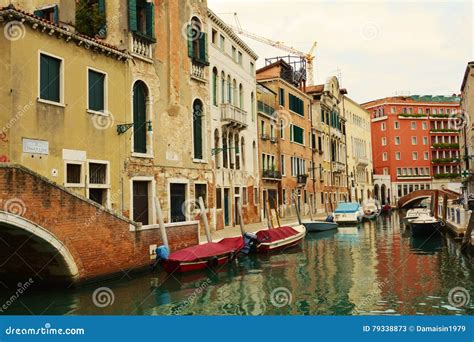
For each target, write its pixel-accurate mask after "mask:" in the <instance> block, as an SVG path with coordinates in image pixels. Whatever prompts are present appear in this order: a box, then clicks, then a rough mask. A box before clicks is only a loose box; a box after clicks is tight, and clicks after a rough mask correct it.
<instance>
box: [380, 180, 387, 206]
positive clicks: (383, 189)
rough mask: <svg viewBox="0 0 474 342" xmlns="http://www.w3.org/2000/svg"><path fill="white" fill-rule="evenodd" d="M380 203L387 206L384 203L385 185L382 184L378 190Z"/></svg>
mask: <svg viewBox="0 0 474 342" xmlns="http://www.w3.org/2000/svg"><path fill="white" fill-rule="evenodd" d="M380 192H381V194H380V201H381V202H382V205H385V204H387V203H386V200H387V193H386V187H385V184H382V187H381V188H380Z"/></svg>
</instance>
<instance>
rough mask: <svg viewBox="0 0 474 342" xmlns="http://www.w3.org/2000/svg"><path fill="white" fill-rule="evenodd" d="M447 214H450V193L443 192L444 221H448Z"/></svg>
mask: <svg viewBox="0 0 474 342" xmlns="http://www.w3.org/2000/svg"><path fill="white" fill-rule="evenodd" d="M447 216H448V195H447V194H443V214H442V217H443V221H444V223H446V219H447Z"/></svg>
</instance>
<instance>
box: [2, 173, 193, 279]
mask: <svg viewBox="0 0 474 342" xmlns="http://www.w3.org/2000/svg"><path fill="white" fill-rule="evenodd" d="M167 232H168V239H169V242H170V247H171V248H172V249H179V248H184V247H187V246H189V245H194V244H197V243H198V242H199V233H198V223H197V222H192V223H187V224H183V225H181V226H176V225H175V224H172V225H170V226H167ZM161 243H162V242H161V235H160V230H159V229H158V226H151V227H147V229H141V227H140V226H138V225H137V224H136V223H134V222H132V221H130V220H128V219H127V218H125V217H122V216H121V215H118V214H116V213H114V212H112V211H110V210H108V209H106V208H104V207H102V206H100V205H98V204H96V203H94V202H92V201H90V200H89V199H86V198H84V197H81V196H79V195H76V194H74V193H72V192H70V191H68V190H67V189H65V188H63V187H61V186H59V185H57V184H55V183H53V182H51V181H49V180H48V179H46V178H44V177H42V176H40V175H38V174H36V173H35V172H33V171H31V170H28V169H26V168H24V167H21V166H17V165H10V164H0V279H1V280H2V281H3V282H14V283H15V284H16V283H17V282H24V281H26V280H27V279H29V278H30V277H31V278H34V279H35V283H37V280H39V282H40V283H41V282H42V281H44V282H47V283H49V282H61V283H67V284H70V283H71V282H72V283H74V284H77V283H82V282H86V281H89V280H93V279H97V278H102V277H112V276H118V277H124V276H126V275H127V274H128V273H129V272H131V271H132V270H137V269H141V268H142V269H143V268H145V267H148V265H150V263H151V260H150V246H151V245H154V244H158V245H159V244H161Z"/></svg>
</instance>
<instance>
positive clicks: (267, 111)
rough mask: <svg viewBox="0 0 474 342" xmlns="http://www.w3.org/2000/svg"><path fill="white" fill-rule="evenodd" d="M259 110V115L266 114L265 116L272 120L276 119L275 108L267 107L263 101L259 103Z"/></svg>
mask: <svg viewBox="0 0 474 342" xmlns="http://www.w3.org/2000/svg"><path fill="white" fill-rule="evenodd" d="M257 110H258V112H259V113H261V114H265V115H267V116H269V117H271V118H275V117H276V112H275V108H273V107H272V106H269V105H267V104H266V103H264V102H262V101H257Z"/></svg>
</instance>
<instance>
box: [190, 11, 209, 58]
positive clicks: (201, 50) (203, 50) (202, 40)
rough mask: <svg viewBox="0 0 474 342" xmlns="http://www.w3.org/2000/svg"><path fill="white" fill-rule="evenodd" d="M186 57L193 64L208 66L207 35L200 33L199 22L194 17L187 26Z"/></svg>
mask: <svg viewBox="0 0 474 342" xmlns="http://www.w3.org/2000/svg"><path fill="white" fill-rule="evenodd" d="M188 56H189V58H191V59H192V61H193V63H196V64H200V65H209V58H208V54H207V34H206V33H205V32H202V31H201V22H200V21H199V20H198V19H197V18H196V17H194V18H193V19H192V20H191V23H190V24H189V25H188Z"/></svg>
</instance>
